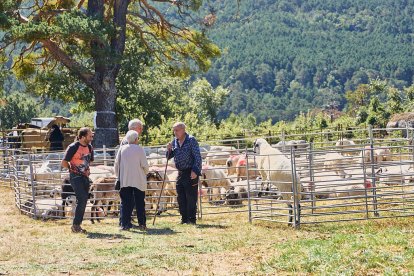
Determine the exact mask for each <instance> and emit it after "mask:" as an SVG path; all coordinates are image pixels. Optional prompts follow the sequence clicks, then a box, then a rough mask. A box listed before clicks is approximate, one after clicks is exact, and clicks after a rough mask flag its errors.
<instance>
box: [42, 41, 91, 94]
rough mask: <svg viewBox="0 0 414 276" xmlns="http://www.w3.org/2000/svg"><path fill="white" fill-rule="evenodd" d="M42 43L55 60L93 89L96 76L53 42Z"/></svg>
mask: <svg viewBox="0 0 414 276" xmlns="http://www.w3.org/2000/svg"><path fill="white" fill-rule="evenodd" d="M40 42H41V43H42V44H43V46H44V47H45V48H46V49H47V50H48V51H49V52H50V54H51V55H52V56H53V58H54V59H56V60H58V61H60V62H61V63H62V64H63V65H64V66H65V67H66V68H68V69H69V71H70V72H72V73H73V74H75V75H77V76H78V77H79V78H80V79H81V80H82V81H83V82H85V84H86V85H88V86H89V87H91V88H93V87H94V86H95V85H96V84H95V82H94V75H93V74H92V73H91V72H90V71H89V70H87V69H86V68H85V67H84V66H82V65H81V64H79V63H78V62H77V61H75V60H73V59H72V58H71V57H69V56H68V55H67V54H66V53H65V52H64V51H63V50H62V49H60V48H59V46H58V45H57V44H56V43H54V42H53V41H51V40H46V39H42V40H40Z"/></svg>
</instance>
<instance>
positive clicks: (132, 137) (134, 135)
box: [125, 130, 139, 144]
mask: <svg viewBox="0 0 414 276" xmlns="http://www.w3.org/2000/svg"><path fill="white" fill-rule="evenodd" d="M138 136H139V135H138V132H136V131H135V130H129V131H128V132H127V133H126V134H125V139H126V140H127V141H128V144H133V143H134V142H135V141H136V140H137V139H138Z"/></svg>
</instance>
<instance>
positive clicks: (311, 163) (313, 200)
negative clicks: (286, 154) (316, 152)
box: [309, 143, 316, 214]
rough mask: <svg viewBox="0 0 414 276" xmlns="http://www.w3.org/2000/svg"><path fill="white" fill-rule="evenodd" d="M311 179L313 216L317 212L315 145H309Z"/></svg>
mask: <svg viewBox="0 0 414 276" xmlns="http://www.w3.org/2000/svg"><path fill="white" fill-rule="evenodd" d="M309 179H310V181H311V182H310V183H309V186H310V187H311V190H310V192H311V194H310V196H311V201H312V214H313V213H314V211H315V203H316V202H315V176H314V173H313V143H310V144H309Z"/></svg>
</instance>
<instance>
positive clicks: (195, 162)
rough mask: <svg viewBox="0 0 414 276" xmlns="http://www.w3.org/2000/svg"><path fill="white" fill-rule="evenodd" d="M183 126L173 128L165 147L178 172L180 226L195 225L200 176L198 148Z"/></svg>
mask: <svg viewBox="0 0 414 276" xmlns="http://www.w3.org/2000/svg"><path fill="white" fill-rule="evenodd" d="M185 127H186V126H185V124H184V123H182V122H177V123H175V124H174V126H173V131H174V135H175V139H174V140H173V141H172V142H171V143H168V145H167V150H168V151H167V158H168V159H170V158H173V157H174V163H175V166H176V167H177V170H178V177H177V185H176V189H177V201H178V208H179V210H180V214H181V223H182V224H196V219H197V218H196V213H197V196H198V180H199V176H200V175H201V164H202V160H201V154H200V147H199V146H198V142H197V140H196V139H195V138H194V136H191V135H189V134H187V132H186V131H185Z"/></svg>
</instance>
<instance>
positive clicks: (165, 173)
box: [152, 152, 170, 225]
mask: <svg viewBox="0 0 414 276" xmlns="http://www.w3.org/2000/svg"><path fill="white" fill-rule="evenodd" d="M169 155H170V153H169V152H168V156H169ZM167 167H168V157H167V163H166V164H165V170H164V179H163V180H162V186H161V192H160V195H159V196H158V201H157V208H155V215H154V219H153V221H152V225H155V219H156V218H157V214H158V208H159V206H160V201H161V196H162V192H163V191H164V184H165V178H166V176H167Z"/></svg>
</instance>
